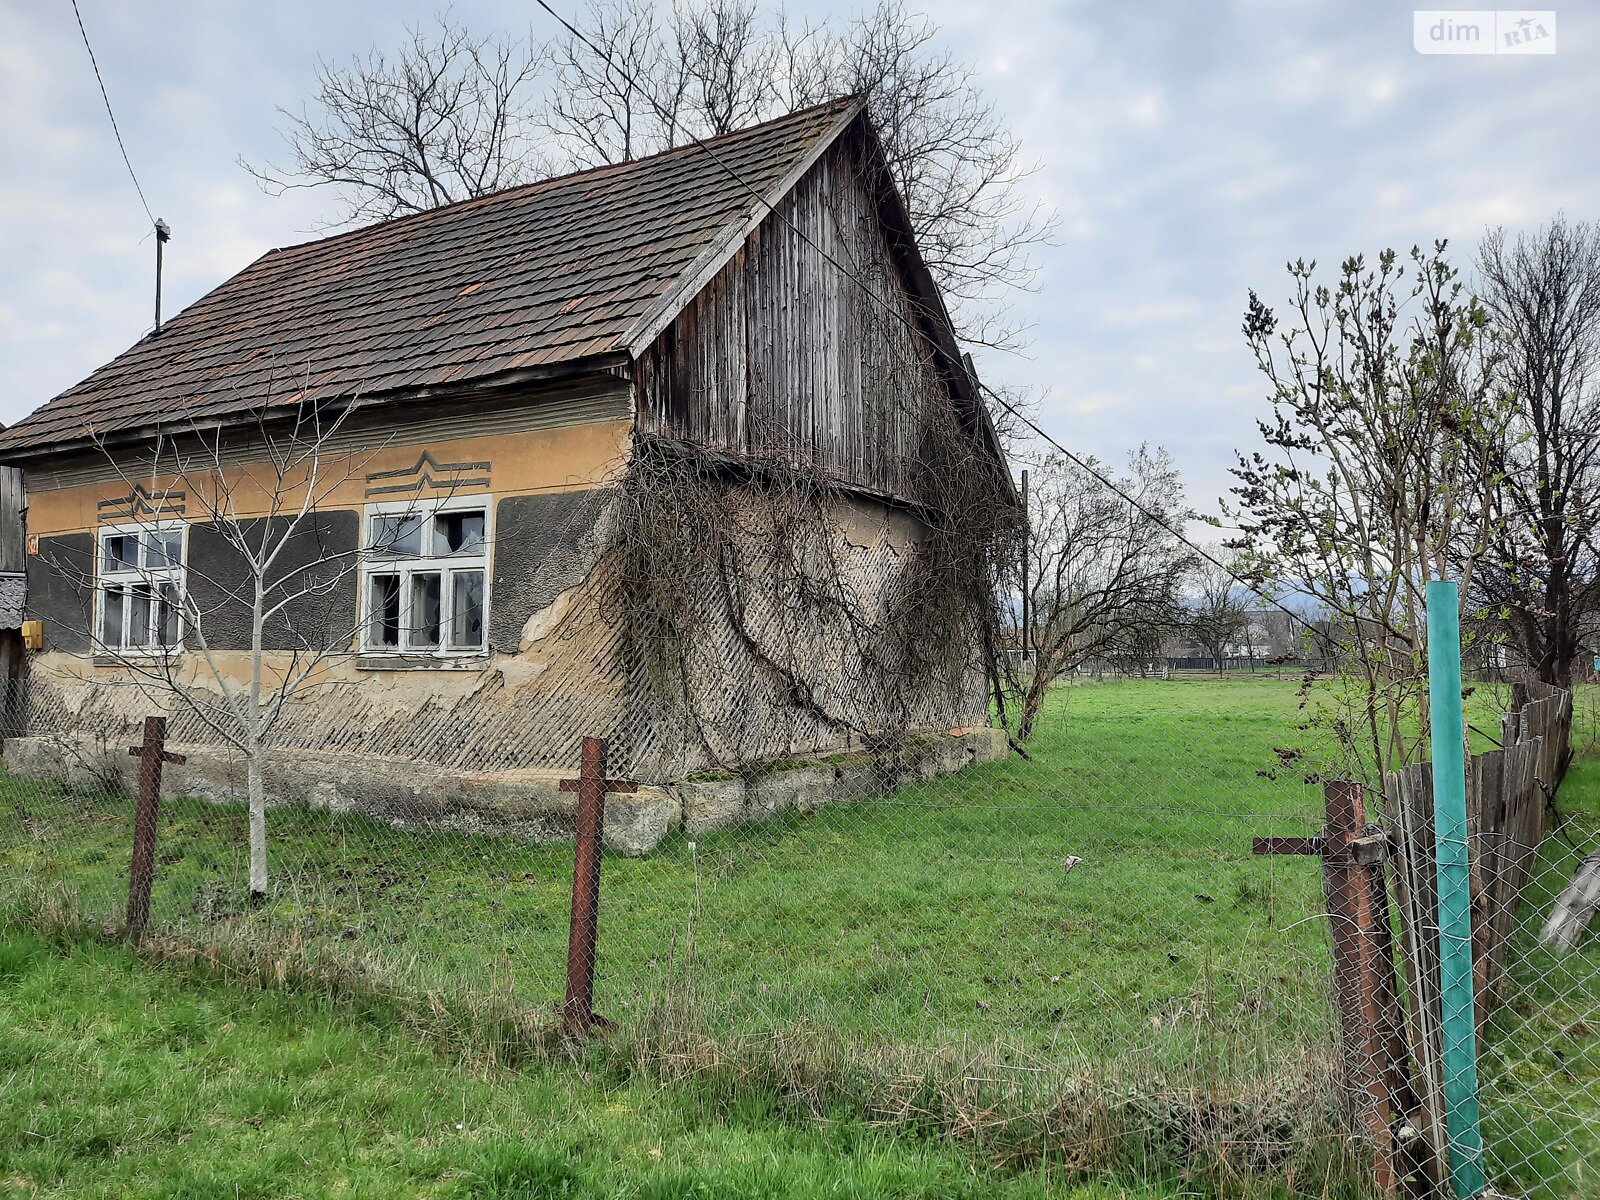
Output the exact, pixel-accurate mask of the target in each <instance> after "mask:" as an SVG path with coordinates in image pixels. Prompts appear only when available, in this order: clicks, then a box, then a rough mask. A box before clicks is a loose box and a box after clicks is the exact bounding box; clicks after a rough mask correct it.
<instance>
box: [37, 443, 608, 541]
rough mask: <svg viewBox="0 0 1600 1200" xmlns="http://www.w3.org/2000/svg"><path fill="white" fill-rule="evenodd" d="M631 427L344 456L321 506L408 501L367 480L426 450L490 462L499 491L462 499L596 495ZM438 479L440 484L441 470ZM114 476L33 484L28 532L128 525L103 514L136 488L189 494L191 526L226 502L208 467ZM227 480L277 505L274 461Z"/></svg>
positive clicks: (323, 468) (325, 481)
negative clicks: (376, 490) (373, 488)
mask: <svg viewBox="0 0 1600 1200" xmlns="http://www.w3.org/2000/svg"><path fill="white" fill-rule="evenodd" d="M630 429H631V421H630V420H628V419H626V418H624V419H619V420H611V421H595V422H589V423H585V424H579V425H565V426H558V427H555V428H549V429H534V430H526V431H522V432H517V433H496V434H492V435H490V436H486V437H456V438H450V439H445V440H432V439H427V438H415V437H414V435H409V436H410V437H411V440H407V441H406V442H404V443H400V442H397V443H395V444H392V445H384V446H381V447H377V448H368V449H360V450H350V451H341V452H338V453H336V454H331V455H328V456H326V458H325V459H324V461H323V462H322V463H321V464H320V465H319V469H318V478H319V480H320V483H319V486H318V489H317V491H318V494H319V496H325V499H322V500H321V501H320V503H319V504H318V507H319V509H321V510H323V511H332V510H337V509H360V508H361V507H362V506H363V505H365V504H369V503H373V502H375V501H380V500H401V499H404V498H405V497H404V495H403V494H401V493H392V494H388V495H382V496H373V497H370V498H369V497H368V496H366V494H365V493H366V491H367V488H368V486H369V484H368V482H367V478H366V477H367V475H368V474H370V473H373V472H379V471H389V470H401V469H409V468H411V467H413V466H414V465H415V464H416V462H417V460H418V458H419V457H420V456H421V455H422V453H423V451H424V450H426V451H428V452H429V453H430V454H432V455H433V457H434V458H435V459H437V460H438V461H440V462H488V463H489V470H488V472H487V474H488V475H489V478H490V484H489V487H488V488H487V489H483V488H481V487H467V488H462V489H461V493H460V494H463V495H465V494H468V493H469V492H470V493H473V494H476V493H478V492H482V491H485V490H486V491H487V493H488V494H489V495H491V496H493V497H495V498H496V499H499V498H500V497H503V496H518V495H527V494H529V493H533V492H560V491H573V490H578V489H583V488H590V487H594V486H595V485H597V484H601V483H605V482H608V481H610V480H611V479H613V478H615V476H616V475H617V474H618V472H620V471H621V470H622V467H623V465H624V460H625V456H626V453H627V445H628V435H629V431H630ZM482 474H485V472H480V471H470V472H464V473H463V476H464V477H476V476H479V475H482ZM435 475H436V477H437V472H435ZM107 476H108V477H106V478H103V479H101V480H99V481H97V482H94V483H82V484H75V485H72V486H68V487H60V488H48V487H41V486H40V485H39V483H38V482H37V480H36V478H35V477H31V476H30V478H29V481H28V533H29V534H30V535H39V536H45V537H48V536H51V535H53V534H62V533H77V532H83V531H87V530H92V529H95V528H96V527H97V526H99V525H101V524H106V523H113V522H115V521H117V520H126V519H127V516H126V515H121V516H114V515H106V514H104V513H103V512H102V510H100V509H99V507H98V506H99V504H100V502H101V501H103V500H119V499H122V498H124V497H126V496H127V495H128V494H129V491H130V489H131V487H132V485H133V484H134V483H138V484H140V485H141V486H142V487H144V488H145V489H146V490H147V491H149V492H152V493H155V494H156V495H158V496H160V495H164V494H169V493H173V492H180V491H186V492H188V493H189V495H188V501H187V504H186V506H185V511H184V512H183V513H182V514H181V515H182V517H183V518H185V519H188V520H204V519H205V517H206V503H207V502H206V501H205V500H204V499H201V497H200V496H199V495H197V493H201V492H203V493H204V494H205V495H207V496H215V495H216V488H215V485H214V481H213V480H212V479H211V476H210V473H209V472H207V471H205V470H203V469H200V464H198V463H196V464H195V465H194V466H191V468H190V469H189V470H187V471H186V472H185V473H184V477H182V478H174V477H173V476H172V475H171V474H165V475H162V476H158V477H156V478H154V479H152V478H151V477H150V475H149V474H148V473H146V474H144V475H143V476H142V477H141V476H139V475H136V474H134V473H132V472H131V471H130V472H128V473H127V474H119V473H118V472H117V471H115V470H114V469H113V468H111V467H110V465H109V464H108V466H107ZM224 477H225V479H226V480H227V484H226V486H227V488H228V489H229V490H231V492H232V497H233V504H234V508H235V511H237V513H238V515H239V516H241V517H255V516H261V515H264V514H265V513H266V512H267V511H268V506H269V499H268V498H269V495H270V492H271V485H272V483H273V481H274V480H275V479H276V475H275V472H273V471H272V470H270V469H269V468H268V467H267V466H266V465H265V464H264V463H261V462H255V463H249V462H241V463H239V464H237V465H230V466H229V467H228V468H227V470H226V472H225V476H224ZM304 477H305V472H302V473H301V480H302V484H301V486H303V479H304ZM406 481H407V480H405V479H403V478H393V479H386V480H381V481H379V482H380V483H381V484H385V485H387V484H399V483H404V482H406ZM301 494H302V493H301V492H300V490H299V488H291V489H289V495H288V498H286V499H285V500H282V501H280V504H279V511H280V512H281V511H283V510H284V508H285V507H286V506H287V505H288V504H292V503H293V504H297V503H298V502H299V497H300V495H301ZM422 494H423V495H425V496H426V495H430V494H432V495H438V494H439V493H427V492H425V493H422ZM291 511H292V510H291ZM124 514H125V510H124Z"/></svg>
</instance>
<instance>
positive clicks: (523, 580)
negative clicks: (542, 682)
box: [489, 488, 610, 654]
mask: <svg viewBox="0 0 1600 1200" xmlns="http://www.w3.org/2000/svg"><path fill="white" fill-rule="evenodd" d="M609 494H610V489H607V488H599V489H589V490H585V491H578V492H557V493H553V494H543V495H532V496H507V497H506V498H505V499H504V500H502V501H500V503H499V504H498V505H496V506H495V510H494V581H493V584H492V588H493V590H492V592H491V594H490V602H489V645H490V648H491V649H494V650H497V651H500V652H501V653H505V654H515V653H516V652H517V650H518V648H519V646H520V645H521V642H522V630H523V627H524V626H526V625H527V623H528V618H529V617H531V616H533V614H534V613H536V612H540V611H542V610H543V609H546V608H548V607H549V606H550V605H551V604H552V603H553V602H554V601H555V599H556V597H557V596H559V595H560V594H561V593H562V592H564V591H566V590H567V589H568V588H570V587H573V586H574V585H576V584H577V583H578V582H580V581H581V580H582V579H583V577H584V575H585V574H587V573H588V570H589V567H590V566H591V555H590V553H589V550H588V543H589V540H590V538H591V536H592V534H593V532H594V527H595V523H596V521H597V520H598V518H599V514H600V509H601V508H602V507H603V505H604V501H605V498H606V497H607V496H608V495H609Z"/></svg>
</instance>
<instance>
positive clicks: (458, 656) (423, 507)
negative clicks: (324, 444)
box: [356, 493, 494, 662]
mask: <svg viewBox="0 0 1600 1200" xmlns="http://www.w3.org/2000/svg"><path fill="white" fill-rule="evenodd" d="M456 512H481V513H482V514H483V545H482V547H481V549H479V550H478V551H476V552H475V553H471V554H431V553H425V552H424V553H418V554H403V555H402V554H391V553H386V552H384V551H382V550H380V549H378V548H377V546H376V545H375V543H376V540H377V539H376V537H375V536H374V529H375V527H376V525H377V523H378V521H379V520H380V519H382V518H384V517H394V516H399V517H404V516H406V515H408V514H409V515H416V516H420V517H422V518H423V520H424V523H423V536H424V538H426V539H430V540H431V538H432V536H433V533H432V530H433V520H434V518H436V517H441V516H447V515H449V514H450V513H456ZM424 548H425V550H426V549H429V548H431V545H430V542H428V541H425V542H424ZM493 550H494V502H493V499H492V498H491V497H490V496H489V494H488V493H474V494H471V495H461V496H449V497H442V498H439V499H425V498H421V499H419V498H413V499H409V500H383V501H377V502H374V503H371V504H368V505H366V506H364V507H363V509H362V511H361V554H360V559H361V567H360V572H359V577H358V585H357V592H356V618H357V633H356V648H357V651H358V653H359V654H360V655H361V656H362V657H363V658H388V659H395V660H399V661H414V660H418V659H438V660H443V661H454V662H460V661H463V660H471V659H483V658H487V657H488V655H489V613H490V611H491V610H490V604H491V601H492V597H491V595H490V592H491V589H492V586H493V579H494V574H493V570H492V564H493ZM464 571H479V572H481V573H482V575H483V642H482V644H481V645H479V646H471V647H466V648H457V647H454V646H450V645H449V644H448V642H449V640H450V636H449V635H450V624H451V621H452V618H453V616H454V606H455V595H454V588H453V587H452V585H451V579H452V577H453V576H454V575H455V574H456V573H457V572H464ZM435 573H437V574H438V575H439V644H438V645H437V646H411V645H408V644H407V639H408V638H409V636H410V634H411V621H410V615H409V614H410V609H411V592H412V584H411V580H412V578H413V577H414V576H416V575H419V574H420V575H429V574H435ZM384 575H396V576H398V577H399V588H400V617H399V621H400V625H399V644H398V645H395V646H380V645H376V644H374V641H373V637H372V634H373V618H374V615H375V613H374V607H373V604H372V586H373V585H372V581H373V579H374V578H375V577H377V576H384Z"/></svg>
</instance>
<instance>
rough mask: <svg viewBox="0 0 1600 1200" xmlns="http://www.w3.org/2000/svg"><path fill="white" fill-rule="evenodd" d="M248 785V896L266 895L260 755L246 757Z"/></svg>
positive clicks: (264, 807) (264, 800)
mask: <svg viewBox="0 0 1600 1200" xmlns="http://www.w3.org/2000/svg"><path fill="white" fill-rule="evenodd" d="M246 762H247V764H248V765H247V775H248V779H249V786H250V898H251V899H252V900H263V899H265V898H266V895H267V789H266V787H265V785H264V784H263V783H262V781H261V756H260V754H259V752H252V753H251V754H250V755H249V756H248V757H247V759H246Z"/></svg>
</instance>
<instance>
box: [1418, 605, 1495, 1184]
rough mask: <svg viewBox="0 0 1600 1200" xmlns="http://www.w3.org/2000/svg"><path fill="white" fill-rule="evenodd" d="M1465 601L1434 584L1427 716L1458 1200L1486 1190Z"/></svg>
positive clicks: (1447, 1093)
mask: <svg viewBox="0 0 1600 1200" xmlns="http://www.w3.org/2000/svg"><path fill="white" fill-rule="evenodd" d="M1459 605H1460V597H1459V593H1458V589H1457V587H1456V585H1455V583H1453V582H1451V581H1449V580H1443V579H1435V580H1430V581H1429V583H1428V711H1429V714H1430V715H1431V718H1432V726H1431V728H1432V736H1433V813H1434V848H1435V853H1434V860H1435V863H1436V864H1437V870H1438V878H1439V913H1438V916H1439V1008H1440V1015H1441V1019H1442V1024H1443V1027H1444V1028H1443V1037H1442V1043H1443V1045H1442V1052H1443V1058H1444V1063H1443V1066H1444V1101H1445V1129H1446V1132H1447V1134H1448V1136H1449V1139H1450V1179H1451V1183H1452V1185H1453V1187H1454V1189H1455V1194H1456V1197H1457V1200H1472V1198H1473V1197H1476V1196H1478V1195H1480V1194H1481V1193H1482V1192H1483V1190H1484V1183H1485V1181H1484V1174H1483V1133H1482V1130H1481V1129H1480V1128H1479V1126H1478V1045H1477V1018H1476V1015H1475V1013H1474V1011H1473V993H1472V988H1473V981H1472V915H1471V914H1472V893H1471V874H1470V866H1469V863H1468V859H1467V762H1466V747H1465V731H1466V726H1465V725H1464V723H1463V721H1462V713H1461V619H1460V607H1459Z"/></svg>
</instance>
